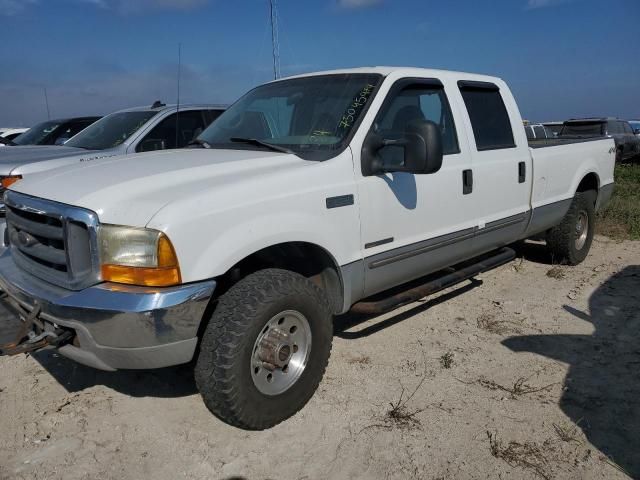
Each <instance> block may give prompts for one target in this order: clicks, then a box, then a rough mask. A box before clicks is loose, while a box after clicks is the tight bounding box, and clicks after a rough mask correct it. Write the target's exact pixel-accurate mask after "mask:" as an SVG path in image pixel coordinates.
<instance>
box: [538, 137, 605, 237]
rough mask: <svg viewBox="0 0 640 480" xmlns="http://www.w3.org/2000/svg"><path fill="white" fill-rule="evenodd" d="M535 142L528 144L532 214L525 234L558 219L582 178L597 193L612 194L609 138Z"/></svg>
mask: <svg viewBox="0 0 640 480" xmlns="http://www.w3.org/2000/svg"><path fill="white" fill-rule="evenodd" d="M534 143H535V144H537V145H535V146H532V145H531V144H530V147H531V148H530V152H531V156H532V159H533V187H532V193H531V208H532V211H533V215H532V219H531V222H530V225H529V228H528V229H527V235H533V234H535V233H538V232H540V231H543V230H546V229H547V228H550V227H552V226H554V225H555V224H557V223H559V222H560V220H561V219H562V217H564V215H565V214H566V212H567V210H568V209H569V206H570V205H571V201H572V199H573V197H574V195H575V193H576V192H577V191H578V187H579V186H580V185H581V182H583V181H584V182H592V183H593V184H594V185H596V186H597V189H598V194H599V196H608V195H610V194H611V190H612V188H613V169H614V165H615V144H614V141H613V140H612V139H610V138H590V139H549V140H544V141H535V142H534ZM598 203H600V199H598Z"/></svg>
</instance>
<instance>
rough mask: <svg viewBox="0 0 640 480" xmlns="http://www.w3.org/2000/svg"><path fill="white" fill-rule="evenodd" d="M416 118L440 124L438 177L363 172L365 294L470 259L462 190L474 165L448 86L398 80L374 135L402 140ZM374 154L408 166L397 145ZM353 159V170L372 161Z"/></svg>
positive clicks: (469, 201)
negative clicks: (440, 154)
mask: <svg viewBox="0 0 640 480" xmlns="http://www.w3.org/2000/svg"><path fill="white" fill-rule="evenodd" d="M419 119H421V120H431V121H433V122H435V123H436V125H438V126H439V128H440V131H441V133H442V141H443V153H444V159H443V162H442V168H441V169H440V170H439V171H438V172H436V173H432V174H420V175H416V174H411V173H405V172H393V173H385V174H380V175H373V176H363V175H362V174H361V173H360V178H359V179H358V189H359V194H360V199H361V201H360V216H361V242H362V251H363V252H364V253H363V256H364V260H365V262H364V270H365V272H364V277H365V291H364V294H365V296H367V295H372V294H374V293H377V292H380V291H382V290H385V289H388V288H390V287H392V286H395V285H398V284H400V283H403V282H407V281H410V280H413V279H415V278H418V277H420V276H423V275H426V274H427V273H429V272H433V271H435V270H438V269H441V268H443V267H445V266H447V265H450V264H451V263H452V262H454V261H455V260H457V259H458V258H460V257H463V256H465V255H468V256H472V254H473V234H474V217H475V210H474V208H473V206H474V205H473V204H474V198H473V192H472V191H471V192H467V190H468V189H465V188H464V185H463V176H464V174H463V172H465V171H471V161H472V160H471V156H470V154H469V150H468V147H467V139H466V136H465V135H464V133H462V134H460V132H458V131H456V125H463V123H462V120H461V119H460V118H458V114H457V112H455V111H452V110H451V108H450V106H449V102H448V99H447V94H446V89H445V87H444V85H443V84H442V83H441V82H440V81H439V80H436V79H431V80H428V79H427V80H425V79H404V80H400V81H398V82H396V84H395V85H394V86H392V88H391V90H390V91H389V94H388V96H387V98H386V100H385V102H384V103H383V105H382V107H381V109H380V111H379V112H378V115H377V117H376V119H375V121H374V123H373V125H372V127H371V131H370V134H372V133H376V134H378V135H380V136H382V137H383V138H385V139H398V138H401V137H402V135H403V133H404V131H405V129H406V127H407V124H408V123H410V122H411V121H413V120H419ZM462 132H464V131H462ZM377 154H378V155H380V157H381V159H382V161H383V163H384V165H385V167H386V166H389V167H392V166H393V165H396V166H397V165H400V164H402V162H404V150H403V148H402V147H400V146H386V147H383V148H381V149H380V150H379V151H378V153H377ZM354 156H355V157H356V158H355V161H356V165H358V164H359V163H361V162H367V161H370V159H368V158H366V154H365V157H363V156H362V152H354ZM358 156H360V157H361V158H360V159H359V158H358ZM358 160H360V162H358Z"/></svg>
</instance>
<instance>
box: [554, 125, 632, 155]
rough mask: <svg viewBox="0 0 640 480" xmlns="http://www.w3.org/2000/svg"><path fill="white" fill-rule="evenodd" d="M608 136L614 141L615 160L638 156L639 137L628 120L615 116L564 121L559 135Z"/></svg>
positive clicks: (569, 136)
mask: <svg viewBox="0 0 640 480" xmlns="http://www.w3.org/2000/svg"><path fill="white" fill-rule="evenodd" d="M605 135H606V136H608V137H610V138H613V140H614V141H615V142H616V162H623V161H627V160H632V159H634V158H636V157H640V137H638V136H637V135H636V134H635V133H634V131H633V128H632V127H631V125H630V124H629V122H627V121H625V120H619V119H617V118H581V119H572V120H567V121H566V122H564V124H563V126H562V130H560V134H559V136H560V137H564V138H571V137H575V138H584V137H590V136H591V137H593V136H605Z"/></svg>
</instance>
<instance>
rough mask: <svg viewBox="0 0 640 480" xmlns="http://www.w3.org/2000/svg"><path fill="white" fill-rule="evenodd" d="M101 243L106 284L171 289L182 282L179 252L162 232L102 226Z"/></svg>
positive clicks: (103, 277)
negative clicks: (171, 286)
mask: <svg viewBox="0 0 640 480" xmlns="http://www.w3.org/2000/svg"><path fill="white" fill-rule="evenodd" d="M98 241H99V243H100V262H101V264H102V268H101V270H102V280H104V281H105V282H116V283H127V284H131V285H144V286H148V287H167V286H170V285H177V284H179V283H181V281H182V279H181V276H180V266H179V265H178V258H177V256H176V252H175V250H174V249H173V245H171V242H170V241H169V239H168V238H167V236H166V235H165V234H164V233H162V232H159V231H157V230H152V229H149V228H132V227H123V226H119V225H100V227H99V232H98Z"/></svg>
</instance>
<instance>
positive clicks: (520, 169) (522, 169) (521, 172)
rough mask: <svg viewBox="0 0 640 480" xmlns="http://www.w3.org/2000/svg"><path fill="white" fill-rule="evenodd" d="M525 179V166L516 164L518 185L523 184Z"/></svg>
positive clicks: (521, 163)
mask: <svg viewBox="0 0 640 480" xmlns="http://www.w3.org/2000/svg"><path fill="white" fill-rule="evenodd" d="M526 179H527V165H526V164H525V163H524V162H520V163H519V164H518V183H524V182H525V180H526Z"/></svg>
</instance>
